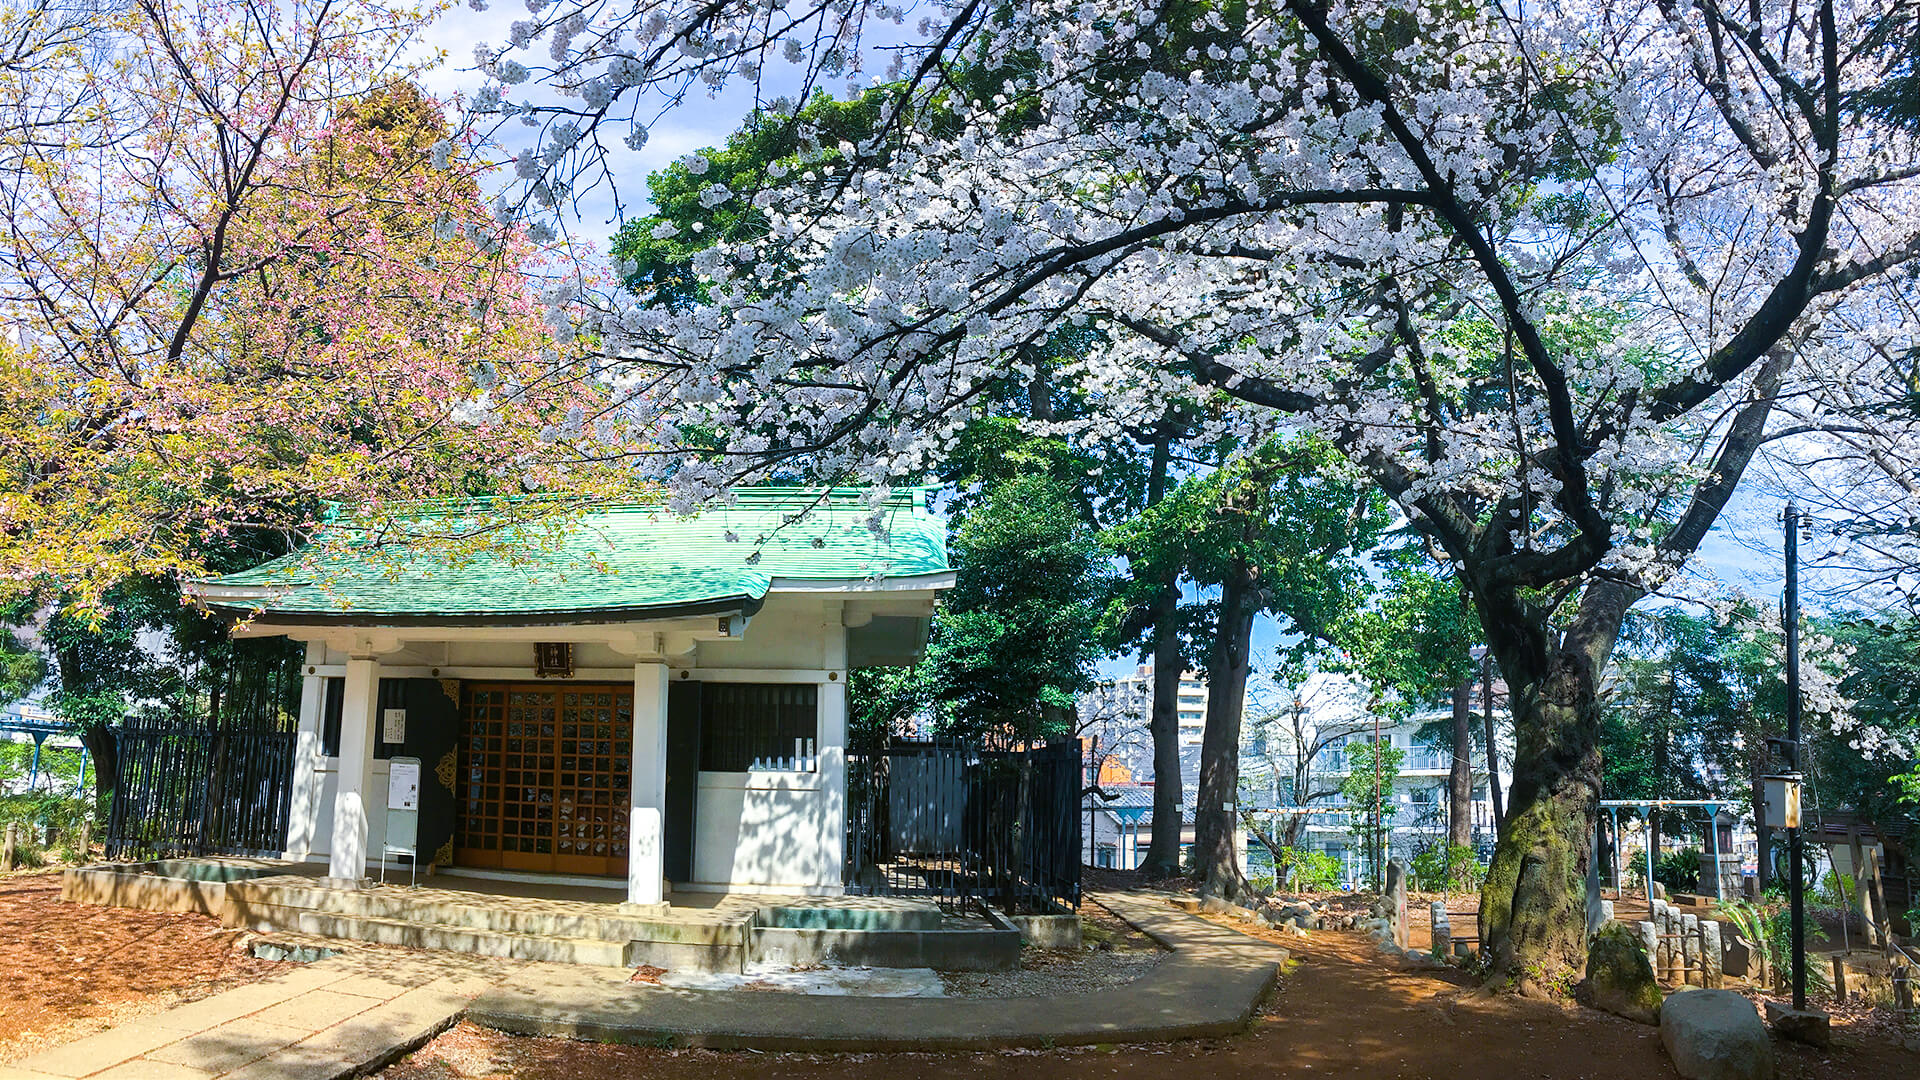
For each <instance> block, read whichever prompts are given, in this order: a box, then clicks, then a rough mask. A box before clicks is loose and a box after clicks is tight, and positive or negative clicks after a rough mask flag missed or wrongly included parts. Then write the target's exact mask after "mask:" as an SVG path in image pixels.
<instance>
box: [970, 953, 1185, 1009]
mask: <svg viewBox="0 0 1920 1080" xmlns="http://www.w3.org/2000/svg"><path fill="white" fill-rule="evenodd" d="M1165 955H1166V954H1165V953H1164V952H1161V951H1160V950H1157V949H1155V950H1145V949H1082V950H1080V951H1078V952H1048V951H1047V950H1045V949H1027V950H1026V951H1025V952H1024V953H1023V954H1022V955H1021V957H1020V966H1019V968H1017V969H1015V970H1013V971H943V972H941V973H940V980H941V981H942V982H944V983H946V984H947V996H948V997H974V998H1021V997H1054V996H1056V995H1059V994H1078V993H1082V992H1085V991H1088V990H1105V989H1108V988H1110V987H1115V986H1121V985H1123V984H1126V983H1130V982H1132V981H1133V980H1135V979H1137V978H1139V977H1140V976H1142V975H1145V974H1146V973H1147V972H1149V971H1151V970H1153V966H1154V965H1155V964H1158V963H1159V962H1160V958H1161V957H1162V956H1165Z"/></svg>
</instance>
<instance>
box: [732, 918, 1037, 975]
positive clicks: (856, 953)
mask: <svg viewBox="0 0 1920 1080" xmlns="http://www.w3.org/2000/svg"><path fill="white" fill-rule="evenodd" d="M752 939H753V944H752V946H751V948H750V949H749V958H750V959H751V960H752V961H754V962H755V963H771V964H789V965H793V966H796V967H799V966H806V965H810V964H832V965H837V966H843V967H883V968H923V967H924V968H934V969H936V970H940V971H1011V970H1013V969H1014V968H1017V967H1019V966H1020V932H1019V931H1017V930H1014V929H1012V928H1007V929H984V928H983V929H980V930H826V929H812V928H801V927H785V926H756V927H754V928H753V930H752Z"/></svg>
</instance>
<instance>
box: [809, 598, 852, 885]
mask: <svg viewBox="0 0 1920 1080" xmlns="http://www.w3.org/2000/svg"><path fill="white" fill-rule="evenodd" d="M838 607H839V605H837V604H836V605H833V610H832V611H831V614H832V618H830V619H829V620H827V624H826V625H825V626H824V627H823V628H822V630H823V632H824V634H825V637H826V644H825V647H824V649H823V650H822V652H823V657H822V658H823V659H824V660H825V661H826V663H825V667H826V669H827V681H826V682H824V683H821V684H820V745H819V757H818V759H817V760H818V765H817V766H816V767H817V768H818V769H819V770H820V794H821V795H822V798H821V800H820V825H819V828H820V868H819V879H818V880H819V883H820V885H821V886H822V887H823V888H824V889H825V890H826V891H828V892H833V893H838V892H841V891H842V890H843V889H844V888H845V885H844V883H843V881H842V879H843V877H844V876H845V871H846V863H847V629H846V627H845V626H843V625H842V622H843V621H844V620H843V619H842V617H841V613H840V611H839V610H837V609H838Z"/></svg>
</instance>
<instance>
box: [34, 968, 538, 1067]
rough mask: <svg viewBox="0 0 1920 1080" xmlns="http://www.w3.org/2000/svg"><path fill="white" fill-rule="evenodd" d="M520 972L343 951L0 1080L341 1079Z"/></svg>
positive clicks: (419, 1039) (409, 1043)
mask: <svg viewBox="0 0 1920 1080" xmlns="http://www.w3.org/2000/svg"><path fill="white" fill-rule="evenodd" d="M518 967H519V965H516V964H513V963H503V962H500V961H487V960H480V959H478V958H470V957H445V956H431V957H419V956H413V955H408V954H396V953H388V952H381V951H377V950H351V949H350V950H347V951H343V952H341V953H340V954H339V955H337V956H333V957H329V958H327V959H325V960H321V961H317V962H316V963H314V964H311V965H309V966H306V967H303V968H300V969H298V970H296V971H292V972H288V973H286V974H283V975H276V976H274V977H273V978H270V979H263V980H261V981H260V982H257V983H253V984H250V985H247V986H241V987H236V988H235V989H232V990H228V991H226V992H225V993H222V994H216V995H215V996H213V997H210V998H206V999H204V1000H202V1001H196V1002H192V1003H190V1004H187V1005H182V1006H180V1007H179V1008H176V1009H173V1010H171V1011H169V1012H165V1013H161V1014H160V1015H158V1016H153V1017H148V1018H144V1019H141V1020H136V1021H134V1022H132V1023H129V1024H124V1025H122V1026H120V1027H117V1028H114V1029H113V1030H111V1031H106V1032H102V1033H101V1034H98V1035H93V1036H89V1037H87V1038H85V1039H80V1040H78V1041H76V1042H72V1043H68V1044H66V1045H65V1046H58V1047H54V1048H52V1049H49V1050H45V1051H42V1052H40V1053H38V1054H34V1055H32V1056H30V1057H27V1058H25V1059H23V1060H21V1061H18V1062H15V1063H14V1064H13V1065H11V1066H7V1067H0V1080H216V1078H218V1080H229V1078H231V1080H344V1078H346V1077H352V1076H358V1075H361V1074H364V1073H367V1072H371V1071H373V1070H374V1069H377V1068H379V1067H381V1066H383V1065H385V1064H387V1063H389V1062H391V1061H393V1060H395V1059H397V1058H399V1057H400V1056H401V1055H403V1054H406V1053H408V1052H410V1051H411V1050H413V1049H414V1048H415V1047H417V1046H419V1045H420V1044H421V1043H424V1042H426V1041H427V1040H428V1039H430V1038H432V1037H433V1036H434V1035H436V1034H438V1033H439V1032H441V1031H443V1030H445V1029H446V1028H447V1027H448V1026H449V1025H451V1024H452V1023H453V1022H454V1020H456V1019H457V1018H458V1017H459V1016H460V1013H461V1010H462V1009H464V1008H465V1007H466V1004H467V1001H468V1000H469V999H470V998H472V997H473V995H475V994H477V993H480V992H481V991H483V990H485V989H487V988H488V987H490V986H491V985H493V981H494V979H497V978H499V977H501V976H504V975H507V974H510V973H512V972H514V971H516V970H517V969H518Z"/></svg>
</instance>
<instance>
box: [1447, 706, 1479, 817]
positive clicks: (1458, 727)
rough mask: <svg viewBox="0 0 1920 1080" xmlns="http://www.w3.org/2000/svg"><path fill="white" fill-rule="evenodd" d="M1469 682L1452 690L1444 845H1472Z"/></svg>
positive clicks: (1471, 757)
mask: <svg viewBox="0 0 1920 1080" xmlns="http://www.w3.org/2000/svg"><path fill="white" fill-rule="evenodd" d="M1472 695H1473V680H1471V679H1469V680H1467V681H1466V682H1463V683H1461V684H1460V685H1459V686H1456V687H1454V688H1453V767H1452V771H1450V772H1449V773H1448V774H1447V800H1448V805H1447V843H1448V844H1451V845H1455V846H1459V847H1467V846H1470V845H1472V843H1473V728H1472V726H1471V721H1472V719H1473V703H1472Z"/></svg>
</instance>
